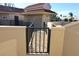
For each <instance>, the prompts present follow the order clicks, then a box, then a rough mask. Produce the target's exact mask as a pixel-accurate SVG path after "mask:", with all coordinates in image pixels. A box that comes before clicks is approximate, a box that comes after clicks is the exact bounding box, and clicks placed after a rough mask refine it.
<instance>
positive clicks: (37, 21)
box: [24, 14, 42, 27]
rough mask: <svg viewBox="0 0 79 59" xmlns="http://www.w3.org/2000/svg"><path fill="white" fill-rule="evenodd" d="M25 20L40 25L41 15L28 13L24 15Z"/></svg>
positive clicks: (36, 25)
mask: <svg viewBox="0 0 79 59" xmlns="http://www.w3.org/2000/svg"><path fill="white" fill-rule="evenodd" d="M24 16H25V21H26V22H32V23H33V24H34V26H35V27H41V23H42V15H41V14H30V15H24Z"/></svg>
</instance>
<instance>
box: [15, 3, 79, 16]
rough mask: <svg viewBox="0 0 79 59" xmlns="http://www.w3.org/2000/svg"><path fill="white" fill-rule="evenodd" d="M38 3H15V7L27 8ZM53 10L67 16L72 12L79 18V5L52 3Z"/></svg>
mask: <svg viewBox="0 0 79 59" xmlns="http://www.w3.org/2000/svg"><path fill="white" fill-rule="evenodd" d="M32 4H36V3H15V7H19V8H25V7H27V6H28V5H32ZM50 5H51V10H52V11H55V12H57V13H58V15H60V14H62V15H63V16H66V15H68V14H69V12H72V13H73V14H74V16H77V17H79V3H50Z"/></svg>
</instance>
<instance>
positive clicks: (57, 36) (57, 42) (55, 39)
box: [50, 27, 65, 56]
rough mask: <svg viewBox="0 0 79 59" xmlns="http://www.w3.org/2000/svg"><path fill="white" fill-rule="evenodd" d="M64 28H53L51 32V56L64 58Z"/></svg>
mask: <svg viewBox="0 0 79 59" xmlns="http://www.w3.org/2000/svg"><path fill="white" fill-rule="evenodd" d="M64 30H65V28H64V27H53V28H52V30H51V39H50V55H51V56H62V55H63V44H64V43H63V42H64Z"/></svg>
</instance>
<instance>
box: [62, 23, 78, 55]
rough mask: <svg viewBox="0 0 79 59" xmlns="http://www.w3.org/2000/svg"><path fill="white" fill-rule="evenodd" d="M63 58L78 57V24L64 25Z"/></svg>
mask: <svg viewBox="0 0 79 59" xmlns="http://www.w3.org/2000/svg"><path fill="white" fill-rule="evenodd" d="M64 27H65V37H64V48H63V55H64V56H79V22H73V23H70V24H68V25H65V26H64Z"/></svg>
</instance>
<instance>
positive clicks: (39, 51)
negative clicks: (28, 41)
mask: <svg viewBox="0 0 79 59" xmlns="http://www.w3.org/2000/svg"><path fill="white" fill-rule="evenodd" d="M40 47H41V28H40V33H39V53H40Z"/></svg>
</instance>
